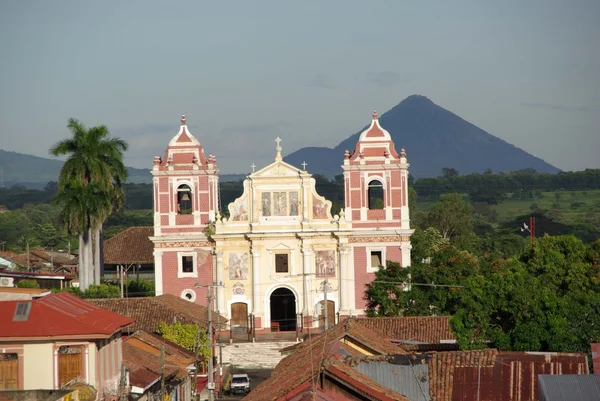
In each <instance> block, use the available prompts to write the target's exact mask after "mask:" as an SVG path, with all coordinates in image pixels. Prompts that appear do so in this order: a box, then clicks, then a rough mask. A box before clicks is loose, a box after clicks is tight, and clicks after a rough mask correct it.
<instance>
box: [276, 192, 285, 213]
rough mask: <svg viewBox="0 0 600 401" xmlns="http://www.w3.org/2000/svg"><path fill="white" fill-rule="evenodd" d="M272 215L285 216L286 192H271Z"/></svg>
mask: <svg viewBox="0 0 600 401" xmlns="http://www.w3.org/2000/svg"><path fill="white" fill-rule="evenodd" d="M273 215H275V216H287V193H285V192H273Z"/></svg>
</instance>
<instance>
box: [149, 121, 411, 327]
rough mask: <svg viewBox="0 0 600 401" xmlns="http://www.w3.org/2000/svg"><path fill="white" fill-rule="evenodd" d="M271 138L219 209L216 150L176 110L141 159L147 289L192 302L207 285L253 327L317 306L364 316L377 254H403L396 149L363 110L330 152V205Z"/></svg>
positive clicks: (398, 258)
mask: <svg viewBox="0 0 600 401" xmlns="http://www.w3.org/2000/svg"><path fill="white" fill-rule="evenodd" d="M275 142H276V147H275V152H274V153H275V157H274V161H273V163H271V164H269V165H268V166H266V167H264V168H262V169H260V170H258V171H255V172H253V173H252V174H250V175H248V176H247V178H246V179H245V180H244V183H243V188H244V192H243V193H242V195H241V196H240V197H239V198H237V199H236V200H235V201H234V202H232V203H231V204H229V205H227V209H226V210H227V211H228V217H224V216H222V215H221V213H220V211H219V205H220V202H219V189H218V188H219V171H218V169H217V164H216V157H215V156H213V155H209V156H206V155H205V153H204V149H203V148H202V146H201V144H200V142H199V141H198V139H196V138H195V137H194V136H193V135H192V134H191V133H190V132H189V130H188V127H187V122H186V119H185V116H183V117H182V120H181V127H180V129H179V132H178V133H177V135H175V136H174V137H173V138H172V139H171V141H170V142H169V144H168V146H167V150H166V154H165V157H164V158H161V157H159V156H156V157H155V158H154V165H153V169H152V174H153V192H154V235H153V236H152V237H151V238H150V239H151V240H152V242H153V243H154V258H155V284H156V294H157V295H160V294H163V293H170V294H173V295H176V296H179V297H182V298H184V299H187V300H189V301H191V302H197V303H201V304H204V305H206V304H207V302H208V299H209V298H208V295H210V296H211V297H210V300H211V304H212V307H213V309H214V310H217V311H219V313H220V314H221V315H224V316H227V318H228V319H230V325H231V326H232V327H234V326H240V327H248V326H249V324H254V327H255V328H256V329H257V330H261V329H263V330H280V331H287V330H295V329H296V326H297V325H298V324H303V325H304V327H316V326H318V325H319V324H323V316H324V314H325V308H327V315H328V319H329V323H333V320H334V318H335V315H336V314H339V315H340V316H351V315H357V316H360V315H364V309H365V307H366V301H365V300H364V298H363V297H364V291H365V285H366V284H368V283H370V282H371V281H372V280H373V279H374V277H375V272H376V271H377V270H378V269H379V268H381V267H383V266H385V263H386V261H394V262H399V263H400V264H401V265H402V266H408V265H409V264H410V250H411V245H410V236H411V234H412V232H413V231H412V230H411V229H410V219H409V209H408V187H407V184H408V167H409V164H408V162H407V159H406V154H405V152H404V150H401V152H400V153H398V152H397V151H396V149H395V146H394V143H393V142H392V139H391V136H390V134H389V133H388V132H387V131H386V130H385V129H383V128H382V127H381V126H380V125H379V120H378V117H377V113H376V112H374V113H373V119H372V121H371V124H370V126H369V127H368V128H367V129H366V130H365V131H364V132H363V133H362V134H361V135H360V138H359V140H358V142H357V143H356V147H355V149H354V151H353V152H350V151H348V150H347V151H346V152H345V154H344V155H343V159H342V157H340V159H341V160H340V161H341V162H342V170H343V177H344V199H345V204H344V208H343V209H341V210H340V212H339V214H336V215H332V212H331V206H332V204H331V202H330V201H329V200H327V199H325V198H323V197H322V196H320V195H319V194H318V193H317V191H316V190H315V180H314V178H312V176H311V174H309V173H308V172H307V171H306V170H304V169H298V168H296V167H294V166H292V165H290V164H288V163H286V162H284V161H283V159H282V156H281V150H282V149H281V144H280V142H281V140H280V139H279V138H277V139H276V140H275ZM340 156H342V155H340ZM305 167H306V165H304V168H305ZM209 291H210V292H209ZM300 317H302V318H300ZM249 319H251V321H250V323H249ZM252 319H253V320H252ZM301 319H304V320H303V321H302V320H301Z"/></svg>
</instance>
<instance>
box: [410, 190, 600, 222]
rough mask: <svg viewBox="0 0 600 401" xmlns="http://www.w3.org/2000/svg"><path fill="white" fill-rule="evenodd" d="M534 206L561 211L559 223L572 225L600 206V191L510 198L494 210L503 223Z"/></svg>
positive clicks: (421, 205)
mask: <svg viewBox="0 0 600 401" xmlns="http://www.w3.org/2000/svg"><path fill="white" fill-rule="evenodd" d="M465 196H466V195H465ZM435 203H436V202H435V201H429V200H417V208H418V209H419V210H427V209H429V208H430V207H431V206H433V205H434V204H435ZM533 204H535V205H537V209H538V210H551V209H558V210H560V213H559V216H560V218H559V219H558V221H560V222H561V223H564V224H568V225H571V224H573V223H576V222H582V221H584V220H585V214H586V213H587V212H588V210H589V209H590V208H591V207H593V206H594V205H599V204H600V190H590V191H552V192H542V194H541V196H540V197H538V198H537V199H524V200H522V199H511V198H510V197H508V198H506V199H505V200H503V201H502V202H500V203H499V204H498V205H494V206H492V208H493V209H494V210H496V212H497V213H498V222H499V223H502V222H508V221H511V220H513V219H514V218H515V217H517V216H522V215H526V214H529V213H531V212H532V208H531V206H532V205H533Z"/></svg>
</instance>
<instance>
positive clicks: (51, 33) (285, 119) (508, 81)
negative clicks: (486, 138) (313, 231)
mask: <svg viewBox="0 0 600 401" xmlns="http://www.w3.org/2000/svg"><path fill="white" fill-rule="evenodd" d="M599 21H600V1H598V0H589V1H584V0H581V1H579V0H570V1H568V0H565V1H560V2H559V1H553V0H538V1H522V0H519V1H516V0H515V1H491V0H490V1H483V0H473V1H466V0H464V1H463V0H458V1H443V2H429V1H416V0H415V1H401V0H390V1H364V0H363V1H350V0H339V1H323V0H314V1H310V0H302V1H294V2H292V1H281V0H274V1H260V0H254V1H210V2H209V1H200V0H197V1H151V0H140V1H117V0H109V1H95V2H91V1H80V0H76V1H75V0H74V1H66V0H60V1H45V0H38V1H24V0H21V1H9V0H4V1H1V2H0V51H1V53H0V149H5V150H13V151H17V152H22V153H28V154H33V155H38V156H47V155H48V148H49V147H50V146H51V145H52V144H53V143H54V142H56V141H57V140H59V139H61V138H64V137H66V136H68V135H69V132H68V131H67V129H66V124H67V119H68V118H69V117H75V118H78V119H80V120H81V121H82V122H83V123H85V124H87V125H97V124H106V125H108V127H109V128H110V130H111V132H112V133H113V134H114V135H116V136H119V137H122V138H124V139H126V140H127V141H128V142H129V143H130V145H131V150H130V151H129V152H128V153H127V154H126V162H127V164H128V165H131V166H134V167H148V168H150V167H151V165H152V158H153V156H154V155H155V154H159V155H163V153H164V148H165V147H166V145H167V143H168V141H169V139H170V138H171V137H172V136H173V135H175V134H176V133H177V130H178V128H179V119H180V116H181V114H182V113H187V115H188V123H189V126H190V130H191V132H192V133H193V134H194V135H195V136H196V137H197V138H198V139H199V140H200V142H201V143H202V144H203V146H204V148H205V151H206V153H207V154H209V153H212V154H215V155H216V156H217V163H218V165H219V167H220V168H221V171H222V172H224V173H235V172H248V171H249V170H250V168H249V165H250V164H251V163H252V162H255V163H256V164H257V165H259V166H263V165H265V164H267V163H269V162H270V161H272V157H273V156H274V147H275V144H274V142H273V139H274V138H275V137H276V136H280V137H281V138H282V139H283V142H282V146H283V151H284V154H287V153H290V152H292V151H294V150H296V149H298V148H301V147H304V146H334V145H336V144H337V143H339V142H340V141H341V140H342V139H344V138H346V137H348V136H349V135H351V134H353V133H355V132H356V131H358V130H359V129H360V128H361V127H363V126H364V125H365V124H367V123H368V122H369V121H370V116H371V113H372V110H373V109H374V108H376V109H377V110H378V111H379V112H380V113H382V112H385V111H387V110H388V109H390V108H391V107H393V106H394V105H396V104H397V103H399V102H400V101H401V100H402V99H404V98H406V97H407V96H409V95H411V94H422V95H425V96H427V97H429V98H430V99H431V100H433V101H434V102H435V103H437V104H439V105H440V106H442V107H444V108H446V109H448V110H450V111H452V112H454V113H456V114H458V115H459V116H461V117H462V118H464V119H465V120H467V121H470V122H472V123H473V124H475V125H477V126H479V127H480V128H482V129H484V130H486V131H488V132H489V133H491V134H492V135H495V136H497V137H500V138H502V139H504V140H506V141H508V142H510V143H512V144H514V145H516V146H518V147H521V148H523V149H524V150H526V151H528V152H530V153H532V154H534V155H536V156H539V157H541V158H543V159H544V160H546V161H547V162H549V163H551V164H553V165H555V166H557V167H559V168H561V169H565V170H580V169H584V168H600V157H598V154H599V152H600V23H599ZM405 135H410V133H406V134H405ZM396 145H397V147H401V146H402V144H401V143H400V144H396ZM407 151H408V152H410V149H407ZM341 160H342V155H340V162H341ZM411 162H413V163H415V162H416V161H414V160H411ZM308 170H309V171H310V166H308Z"/></svg>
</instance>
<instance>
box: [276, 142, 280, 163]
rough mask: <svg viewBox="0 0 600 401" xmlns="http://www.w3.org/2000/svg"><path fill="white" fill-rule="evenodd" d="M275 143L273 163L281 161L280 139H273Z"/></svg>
mask: <svg viewBox="0 0 600 401" xmlns="http://www.w3.org/2000/svg"><path fill="white" fill-rule="evenodd" d="M275 142H276V143H277V146H276V147H275V151H276V152H277V154H276V155H275V161H281V138H280V137H277V138H275Z"/></svg>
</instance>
